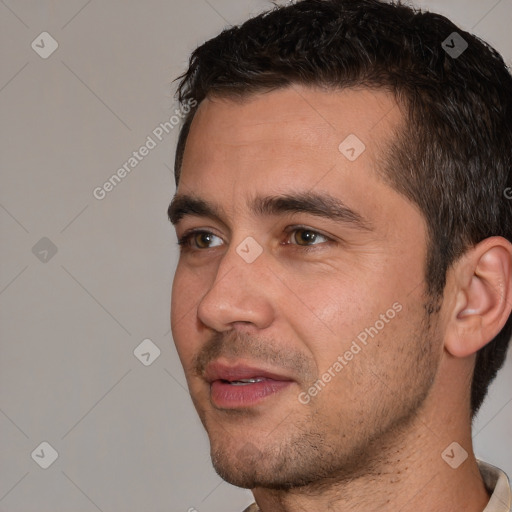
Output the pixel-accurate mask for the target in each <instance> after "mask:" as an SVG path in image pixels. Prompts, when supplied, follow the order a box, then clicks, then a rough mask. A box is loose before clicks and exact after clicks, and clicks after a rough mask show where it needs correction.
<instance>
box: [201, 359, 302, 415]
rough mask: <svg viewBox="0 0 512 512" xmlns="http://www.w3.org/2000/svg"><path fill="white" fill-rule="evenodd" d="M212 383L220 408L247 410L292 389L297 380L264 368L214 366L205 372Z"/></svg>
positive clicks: (212, 394) (211, 393) (215, 405)
mask: <svg viewBox="0 0 512 512" xmlns="http://www.w3.org/2000/svg"><path fill="white" fill-rule="evenodd" d="M204 378H205V380H206V381H207V382H208V383H209V384H210V399H211V401H212V404H213V406H214V407H216V408H218V409H237V408H247V407H250V406H254V405H257V404H259V403H261V402H263V401H264V400H265V399H267V398H270V397H271V396H274V395H276V394H277V393H279V392H280V391H282V390H284V389H285V388H287V387H289V386H291V385H292V384H293V383H294V380H293V379H292V378H291V377H289V376H287V375H283V374H279V373H275V372H272V371H268V370H266V369H263V368H257V367H253V366H247V365H243V364H241V363H238V364H232V365H228V364H223V363H220V362H219V361H215V362H213V363H210V364H209V365H208V366H207V367H206V370H205V372H204Z"/></svg>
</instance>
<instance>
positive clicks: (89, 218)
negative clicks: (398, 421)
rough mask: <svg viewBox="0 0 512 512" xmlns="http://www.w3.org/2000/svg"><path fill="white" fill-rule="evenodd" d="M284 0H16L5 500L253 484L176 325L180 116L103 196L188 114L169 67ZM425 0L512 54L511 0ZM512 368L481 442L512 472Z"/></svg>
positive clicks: (6, 85) (181, 500)
mask: <svg viewBox="0 0 512 512" xmlns="http://www.w3.org/2000/svg"><path fill="white" fill-rule="evenodd" d="M269 5H270V3H269V2H266V1H256V0H208V1H207V0H190V1H185V0H150V1H147V2H134V1H130V2H126V1H125V2H122V1H120V0H109V1H108V2H100V1H98V0H89V1H87V0H69V1H66V2H56V1H42V0H37V1H36V0H17V1H16V0H5V1H4V0H2V1H0V34H1V35H0V37H1V45H0V52H1V62H2V65H1V67H0V118H1V121H2V122H1V133H0V135H1V136H0V159H1V164H2V165H1V169H2V188H1V190H0V226H1V237H2V245H1V267H0V315H1V316H0V321H1V334H2V342H1V357H0V435H1V439H0V447H1V456H0V461H1V462H0V510H1V511H9V512H17V511H19V512H31V511H40V512H43V511H52V512H58V511H70V510H73V511H74V512H81V511H83V512H94V511H97V510H100V511H103V512H121V511H122V512H132V511H133V512H135V511H142V510H144V511H153V512H157V511H173V512H180V511H188V510H189V509H191V508H192V507H194V508H195V509H196V510H198V511H199V512H203V511H204V512H206V511H210V512H217V511H218V512H221V511H222V512H228V511H239V510H241V509H242V508H243V507H244V506H245V505H247V504H248V503H249V502H250V501H251V499H250V493H249V492H248V491H243V490H239V489H235V488H234V487H231V486H230V485H228V484H227V483H224V482H223V481H222V480H221V479H220V478H219V477H218V476H217V475H216V474H215V472H214V471H213V470H212V469H211V466H210V461H209V454H208V442H207V438H206V436H205V434H204V432H203V431H202V427H201V426H200V423H199V421H198V419H197V418H196V414H195V411H194V410H193V407H192V404H191V401H190V398H189V396H188V393H187V391H186V389H185V381H184V376H183V373H182V370H181V367H180V364H179V361H178V358H177V355H176V352H175V349H174V347H173V343H172V339H171V335H170V328H169V302H170V289H171V283H172V276H173V271H174V268H175V264H176V257H177V249H176V245H175V243H176V239H175V236H174V232H173V230H172V229H171V227H170V225H169V224H168V221H167V220H166V214H165V212H166V207H167V205H168V203H169V200H170V199H171V197H172V195H173V193H174V185H173V179H172V173H171V166H172V161H173V151H174V146H175V141H176V135H177V131H178V130H177V128H176V129H174V130H172V131H171V132H170V133H169V134H168V135H166V136H165V138H164V139H163V140H162V141H161V142H159V143H158V145H157V147H155V148H154V149H153V150H152V151H151V152H150V153H149V154H148V155H147V156H146V157H145V158H144V159H143V160H142V161H141V162H140V163H139V164H138V165H137V167H135V168H134V169H133V170H132V171H131V173H130V174H128V175H127V176H126V177H125V178H124V179H123V181H122V182H121V183H119V184H118V185H117V186H116V187H115V189H114V190H113V191H111V192H110V193H108V194H107V195H106V197H105V198H104V199H103V200H98V199H95V198H94V196H93V194H92V191H93V189H94V188H95V187H98V186H101V185H102V184H103V183H104V182H105V181H106V180H107V179H108V178H109V177H110V176H111V175H112V174H113V173H115V172H116V170H117V169H118V168H119V167H120V166H122V164H123V163H124V162H126V161H127V160H128V158H129V157H130V156H131V153H132V151H135V150H137V149H138V148H139V147H140V146H141V145H142V144H144V143H145V142H146V138H147V136H148V135H151V133H152V131H153V130H154V129H155V128H156V127H157V126H158V125H159V124H160V123H162V122H164V121H167V120H168V119H169V117H170V116H171V115H172V114H173V112H174V109H175V108H176V104H175V102H174V99H173V90H172V89H171V87H170V84H171V81H172V79H174V78H175V77H176V76H178V74H180V73H181V72H182V71H183V70H184V69H185V66H186V62H187V59H188V56H189V54H190V52H191V51H192V50H193V49H194V48H195V47H196V46H197V45H198V44H200V43H201V42H203V41H204V40H205V39H207V38H209V37H211V36H213V35H215V34H216V33H218V32H219V31H220V30H221V29H222V28H223V27H225V26H226V25H228V24H235V23H238V22H240V21H242V20H244V19H245V18H247V17H248V16H249V15H252V14H255V13H257V12H259V11H261V10H263V9H265V8H267V7H268V6H269ZM415 5H421V6H424V7H428V8H430V9H431V10H437V11H439V12H442V13H444V14H447V15H448V16H450V17H452V18H453V19H454V20H455V21H456V22H457V23H459V24H460V25H461V26H462V27H463V28H466V29H472V30H473V31H474V32H476V33H477V34H478V35H480V36H481V37H483V38H484V39H486V40H488V41H489V42H490V43H491V44H493V45H494V46H495V47H496V48H497V49H498V50H499V51H501V52H502V53H503V55H504V57H505V59H506V60H507V62H509V63H510V62H511V58H512V38H511V34H510V22H511V19H512V0H501V1H497V0H471V1H468V0H457V1H441V0H438V1H422V2H416V3H415ZM44 31H46V32H49V33H50V34H51V35H52V37H53V38H55V40H56V41H57V42H58V45H59V46H58V49H57V50H56V51H55V52H54V53H53V54H52V55H51V56H49V57H48V58H47V59H43V58H41V57H40V56H39V55H38V54H37V53H36V51H34V50H33V49H32V47H31V43H32V41H34V40H36V42H38V41H39V45H40V46H42V44H41V43H40V39H38V36H39V34H41V33H42V32H44ZM47 44H48V43H47V42H46V43H45V48H46V49H48V45H47ZM462 86H463V84H461V87H462ZM44 237H46V238H48V239H49V240H51V243H49V242H48V241H47V240H45V239H43V240H42V241H40V240H41V239H42V238H44ZM36 244H38V245H36ZM52 244H53V245H52ZM34 246H35V249H33V248H34ZM55 248H56V249H57V252H56V253H55V254H54V255H53V254H52V249H53V251H55ZM45 250H46V251H48V252H46V253H45V252H44V251H45ZM147 338H149V339H151V340H152V342H153V343H154V344H155V345H156V346H157V347H158V348H159V349H160V351H161V355H160V357H158V358H157V359H155V360H154V362H152V363H151V364H150V365H149V366H145V365H144V364H142V363H141V361H139V360H138V359H137V358H136V357H135V356H134V349H135V348H136V347H137V346H138V345H139V344H140V343H141V342H142V340H144V339H147ZM144 357H145V358H146V359H147V358H148V357H149V358H150V360H153V358H154V354H153V353H150V356H144ZM511 384H512V359H511V358H510V357H509V359H508V361H507V363H506V368H505V369H504V370H503V371H502V372H501V374H500V376H499V378H498V379H497V380H496V382H495V384H494V385H493V386H492V389H491V396H490V398H489V399H488V400H487V402H486V404H485V405H484V407H483V409H482V411H481V414H480V415H479V417H478V420H477V421H476V424H475V445H476V452H477V455H478V456H480V457H482V458H484V459H486V460H487V461H489V462H491V463H493V464H496V465H498V466H500V467H502V468H503V469H505V470H507V471H508V472H509V474H512V441H511V434H512V432H511V428H512V427H511V425H512V404H511V401H512V385H511ZM43 441H46V442H48V443H50V445H51V446H53V448H54V449H55V450H56V451H57V452H58V454H59V457H58V458H57V460H56V461H55V462H54V463H53V464H52V465H51V466H50V467H49V468H48V469H42V468H41V467H40V466H39V465H38V464H37V463H36V461H39V462H41V463H43V462H44V461H46V462H48V461H49V457H50V453H49V451H48V449H45V448H44V447H43V452H41V448H39V449H38V450H36V448H37V447H38V446H39V445H40V443H41V442H43ZM34 450H36V451H35V455H34V456H33V457H31V454H32V453H33V452H34ZM44 450H46V451H44ZM37 454H39V457H38V456H37Z"/></svg>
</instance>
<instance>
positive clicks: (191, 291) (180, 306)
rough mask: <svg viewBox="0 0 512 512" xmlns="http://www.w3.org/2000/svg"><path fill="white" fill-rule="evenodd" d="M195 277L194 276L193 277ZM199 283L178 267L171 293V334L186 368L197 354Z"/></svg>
mask: <svg viewBox="0 0 512 512" xmlns="http://www.w3.org/2000/svg"><path fill="white" fill-rule="evenodd" d="M192 277H193V276H192ZM197 286H198V285H197V282H196V281H195V280H194V279H192V278H191V277H190V276H187V274H186V272H184V271H183V270H181V269H180V268H179V266H178V268H177V269H176V273H175V275H174V280H173V284H172V292H171V332H172V337H173V340H174V343H175V345H176V349H177V351H178V355H179V357H180V359H181V362H182V364H183V365H184V366H188V365H187V361H188V360H190V359H191V358H192V356H193V355H194V353H195V341H194V340H195V337H194V332H195V330H196V329H195V325H196V318H197V304H198V302H199V299H198V297H199V295H198V293H199V292H198V291H197Z"/></svg>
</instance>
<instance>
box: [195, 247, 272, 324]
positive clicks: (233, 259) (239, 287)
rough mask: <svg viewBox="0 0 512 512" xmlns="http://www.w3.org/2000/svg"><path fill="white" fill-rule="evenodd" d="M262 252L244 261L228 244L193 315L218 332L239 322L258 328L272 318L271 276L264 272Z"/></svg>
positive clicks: (270, 321) (269, 321)
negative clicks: (254, 257) (211, 281)
mask: <svg viewBox="0 0 512 512" xmlns="http://www.w3.org/2000/svg"><path fill="white" fill-rule="evenodd" d="M265 269H266V267H265V263H264V254H261V255H260V256H259V257H258V259H256V260H255V261H253V262H251V263H248V262H247V261H245V260H244V259H243V258H242V256H240V254H239V253H237V252H236V250H235V248H234V247H233V248H230V249H229V250H228V251H227V252H226V253H225V254H224V256H223V258H222V261H221V263H220V264H219V267H218V270H217V274H216V276H215V280H214V282H213V283H212V285H211V287H210V289H209V290H208V292H207V293H206V294H205V295H204V296H203V298H202V299H201V301H200V303H199V305H198V309H197V315H198V318H199V320H200V321H201V322H202V323H203V324H204V325H206V326H207V327H209V328H211V329H214V330H216V331H218V332H223V331H226V330H229V329H232V328H233V327H235V326H236V325H237V324H239V323H243V324H251V325H252V326H254V327H256V328H258V329H265V328H266V327H268V326H269V325H270V324H271V323H272V320H273V318H274V309H273V307H272V289H271V286H270V285H271V280H270V278H269V276H268V275H267V272H265Z"/></svg>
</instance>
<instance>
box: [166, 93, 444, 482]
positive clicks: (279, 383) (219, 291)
mask: <svg viewBox="0 0 512 512" xmlns="http://www.w3.org/2000/svg"><path fill="white" fill-rule="evenodd" d="M401 122H402V114H401V113H400V110H399V108H398V106H397V105H396V103H395V100H394V99H393V98H392V97H391V96H390V95H388V94H387V93H385V92H379V91H369V90H357V91H356V90H342V91H335V92H334V91H331V92H328V91H325V90H324V91H320V90H317V89H312V88H305V87H298V86H294V87H293V88H286V89H281V90H278V91H273V92H269V93H266V94H260V95H255V96H253V97H251V98H250V99H247V100H244V101H243V102H237V101H232V100H226V99H223V100H220V99H214V100H210V99H207V100H205V101H203V103H202V104H201V106H200V108H199V110H198V112H197V114H196V116H195V119H194V121H193V124H192V127H191V130H190V134H189V138H188V141H187V146H186V151H185V155H184V161H183V167H182V172H181V178H180V183H179V186H178V190H177V196H191V197H193V198H194V199H199V200H202V201H204V202H206V203H208V206H210V207H211V208H210V209H205V208H203V206H204V205H200V206H201V208H199V207H198V205H197V204H194V205H191V204H190V203H185V204H181V205H179V206H180V208H178V211H177V212H176V213H177V214H178V215H177V218H179V221H178V222H177V224H176V230H177V235H178V238H181V237H182V236H183V235H184V234H187V233H190V230H197V231H200V233H195V234H193V235H191V236H190V237H188V239H187V243H186V245H184V246H183V248H182V252H181V256H180V260H179V263H178V266H177V269H176V275H175V279H174V283H173V290H172V304H171V323H172V333H173V337H174V341H175V343H176V346H177V349H178V353H179V356H180V359H181V362H182V364H183V367H184V370H185V374H186V377H187V381H188V385H189V388H190V393H191V395H192V399H193V401H194V404H195V406H196V408H197V411H198V413H199V416H200V418H201V421H202V422H203V424H204V426H205V428H206V430H207V432H208V435H209V438H210V442H211V452H212V460H213V464H214V466H215V468H216V470H217V471H218V472H219V474H220V475H221V476H222V477H223V478H224V479H226V480H228V481H229V482H231V483H233V484H235V485H239V486H242V487H249V488H254V487H259V486H262V487H274V488H285V487H289V486H297V485H306V484H310V483H312V482H316V481H319V480H321V479H325V478H329V477H338V478H339V477H340V476H343V475H349V474H351V475H352V476H353V475H354V472H355V471H357V470H358V468H359V469H361V470H362V468H363V467H369V466H371V465H372V464H374V463H376V461H377V460H378V459H379V457H380V456H382V452H381V450H382V449H383V446H385V445H386V444H389V439H390V436H391V437H392V436H393V434H394V433H395V432H396V431H397V430H398V429H400V428H401V427H403V426H404V425H406V424H407V423H408V421H409V420H411V418H412V417H413V416H414V415H415V413H417V412H418V409H419V408H420V406H421V405H422V404H423V403H424V400H425V397H426V396H427V394H428V391H429V389H430V388H431V386H432V382H433V378H434V375H435V372H436V368H437V365H438V360H439V359H440V357H441V353H442V348H441V347H442V343H441V341H440V340H439V336H434V335H433V332H434V331H433V330H432V332H429V328H427V326H426V322H425V320H426V317H425V310H424V303H425V285H424V279H423V276H424V268H425V259H426V228H425V222H424V220H423V218H422V216H421V214H420V213H419V211H418V210H417V209H416V208H415V207H414V206H413V205H412V204H411V203H410V202H408V201H407V200H406V199H404V198H403V197H402V196H401V195H399V194H398V193H397V192H396V191H394V190H393V189H392V188H390V187H389V186H388V185H386V184H385V182H384V180H383V179H382V178H381V177H379V173H380V171H381V170H382V169H383V165H384V164H383V154H384V151H385V148H386V144H387V142H388V141H390V140H391V138H392V137H393V130H394V129H396V128H397V127H398V126H399V125H400V123H401ZM356 137H357V138H356ZM361 142H362V144H364V146H363V145H362V144H361ZM364 147H365V148H364ZM280 198H281V199H280ZM293 198H297V199H298V200H293ZM318 198H323V199H324V201H323V202H321V201H318ZM326 205H327V206H329V207H330V208H327V210H329V211H327V212H326ZM210 210H212V211H210ZM327 213H330V214H331V217H328V215H327ZM204 232H206V233H204ZM386 440H387V441H386Z"/></svg>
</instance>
